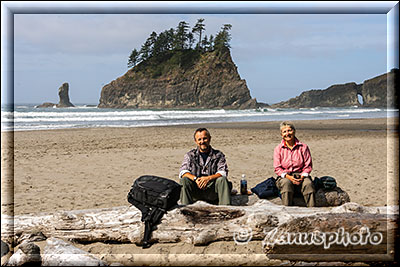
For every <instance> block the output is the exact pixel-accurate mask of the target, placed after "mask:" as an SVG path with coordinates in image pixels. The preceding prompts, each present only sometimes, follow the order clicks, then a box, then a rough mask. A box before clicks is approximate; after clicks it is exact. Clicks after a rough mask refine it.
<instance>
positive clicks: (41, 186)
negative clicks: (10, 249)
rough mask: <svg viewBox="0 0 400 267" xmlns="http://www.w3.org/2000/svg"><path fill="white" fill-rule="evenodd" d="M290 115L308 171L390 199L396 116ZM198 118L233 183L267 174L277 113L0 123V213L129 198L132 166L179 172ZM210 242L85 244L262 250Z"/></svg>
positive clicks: (366, 201) (372, 198)
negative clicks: (256, 117)
mask: <svg viewBox="0 0 400 267" xmlns="http://www.w3.org/2000/svg"><path fill="white" fill-rule="evenodd" d="M294 123H295V126H296V129H297V132H296V136H297V137H298V139H299V140H300V141H302V142H304V143H306V144H308V145H309V147H310V150H311V154H312V157H313V171H312V173H311V175H312V176H318V177H321V176H324V175H330V176H333V177H335V178H336V180H337V183H338V186H339V187H341V188H342V189H343V190H344V191H346V192H347V193H348V194H349V195H350V199H351V201H352V202H356V203H359V204H361V205H365V206H384V205H398V197H397V192H398V190H397V189H398V177H399V175H398V129H397V125H398V121H397V118H396V119H388V120H387V119H351V120H315V121H294ZM200 126H206V127H207V128H208V129H209V130H210V132H211V135H212V140H211V145H212V146H213V147H214V148H216V149H219V150H221V151H222V152H224V154H225V156H226V158H227V162H228V167H229V175H228V178H229V180H231V181H232V182H233V185H234V188H236V189H238V188H239V180H240V178H241V175H242V174H246V177H247V180H248V186H249V187H253V186H255V185H256V184H257V183H259V182H261V181H263V180H265V179H267V178H269V177H271V176H275V174H274V172H273V149H274V147H275V146H276V145H277V144H278V143H279V142H280V140H281V138H280V134H279V122H256V123H253V122H252V123H221V124H207V125H184V126H167V127H147V128H93V129H68V130H49V131H24V132H14V133H12V132H3V133H2V156H1V159H2V178H1V181H2V190H1V191H2V202H1V203H2V206H1V211H2V214H4V213H10V212H11V211H12V209H14V213H15V215H19V214H26V213H38V212H54V211H58V210H76V209H92V208H107V207H114V206H123V205H129V203H128V202H127V193H128V192H129V189H130V187H131V185H132V183H133V181H134V179H136V178H137V177H139V176H141V175H144V174H152V175H158V176H163V177H167V178H170V179H174V180H176V181H178V173H179V168H180V165H181V162H182V160H183V155H184V154H185V153H186V152H187V151H188V150H189V149H191V148H194V147H195V143H194V141H193V132H194V130H195V129H196V128H197V127H200ZM12 141H13V142H12ZM13 204H14V205H13ZM218 243H219V244H214V245H209V246H208V247H205V248H194V247H191V248H190V246H189V247H187V246H188V245H187V246H186V247H185V248H182V247H179V246H181V244H180V245H165V244H164V245H162V244H158V245H154V246H153V247H152V248H150V250H146V251H145V252H140V249H137V248H136V247H135V245H130V244H125V245H104V244H91V245H86V247H87V248H90V249H89V250H91V251H92V252H94V253H100V254H104V255H108V256H104V257H106V259H108V260H110V258H107V257H111V256H110V255H112V254H116V253H117V254H118V253H119V254H124V255H125V253H128V252H129V253H150V254H151V253H155V254H160V253H161V254H162V253H170V252H172V253H174V252H173V250H176V251H180V252H181V253H203V254H204V253H206V254H207V253H217V254H219V253H228V254H229V253H256V254H257V253H262V251H261V243H260V242H254V243H253V242H251V243H253V244H251V243H250V244H248V246H246V247H240V248H239V247H238V246H235V244H234V243H233V242H230V243H229V242H218ZM232 243H233V244H232ZM127 262H128V263H129V262H130V261H129V259H128V260H127ZM131 263H132V261H131ZM253 264H254V262H253ZM264 264H265V262H264Z"/></svg>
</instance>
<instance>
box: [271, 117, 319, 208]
mask: <svg viewBox="0 0 400 267" xmlns="http://www.w3.org/2000/svg"><path fill="white" fill-rule="evenodd" d="M280 131H281V136H282V142H281V143H280V144H279V145H278V146H276V147H275V149H274V170H275V173H276V174H277V175H278V177H277V178H276V186H277V187H278V189H279V190H280V193H281V198H282V204H283V205H285V206H291V205H292V203H293V195H294V193H295V192H297V191H300V192H301V193H302V194H303V197H304V200H305V202H306V204H307V207H315V200H314V193H315V190H314V186H313V182H312V180H311V176H310V173H311V170H312V158H311V152H310V149H309V148H308V146H307V145H306V144H304V143H302V142H300V141H299V140H298V139H297V138H296V136H295V133H296V129H295V127H294V125H293V123H292V122H288V121H284V122H282V123H281V124H280Z"/></svg>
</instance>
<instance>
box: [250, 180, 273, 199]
mask: <svg viewBox="0 0 400 267" xmlns="http://www.w3.org/2000/svg"><path fill="white" fill-rule="evenodd" d="M251 192H253V193H254V194H256V195H257V196H258V197H259V198H271V197H278V196H279V189H278V187H277V186H276V183H275V178H274V177H270V178H268V179H267V180H265V181H263V182H261V183H259V184H258V185H256V186H255V187H253V188H252V189H251Z"/></svg>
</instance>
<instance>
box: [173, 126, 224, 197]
mask: <svg viewBox="0 0 400 267" xmlns="http://www.w3.org/2000/svg"><path fill="white" fill-rule="evenodd" d="M194 141H195V143H196V145H197V148H195V149H192V150H190V151H189V152H187V153H186V154H185V156H184V159H183V162H182V166H181V168H180V173H179V178H180V182H181V184H182V190H181V198H180V200H181V204H182V205H188V204H192V203H194V202H195V201H197V200H204V201H207V202H209V203H212V204H218V205H230V204H231V194H230V192H231V184H230V183H229V182H228V179H227V176H228V165H227V163H226V159H225V155H224V154H223V153H222V152H221V151H219V150H215V149H213V148H212V147H211V145H210V142H211V135H210V132H209V131H208V130H207V129H206V128H199V129H197V130H196V131H195V132H194Z"/></svg>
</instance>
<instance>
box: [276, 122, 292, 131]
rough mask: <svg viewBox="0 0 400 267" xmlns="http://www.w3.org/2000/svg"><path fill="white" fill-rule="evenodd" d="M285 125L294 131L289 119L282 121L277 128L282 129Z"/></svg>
mask: <svg viewBox="0 0 400 267" xmlns="http://www.w3.org/2000/svg"><path fill="white" fill-rule="evenodd" d="M287 126H289V127H290V128H291V129H292V130H293V131H296V128H294V124H293V122H291V121H282V122H281V125H280V127H279V129H280V130H282V128H283V127H287Z"/></svg>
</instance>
